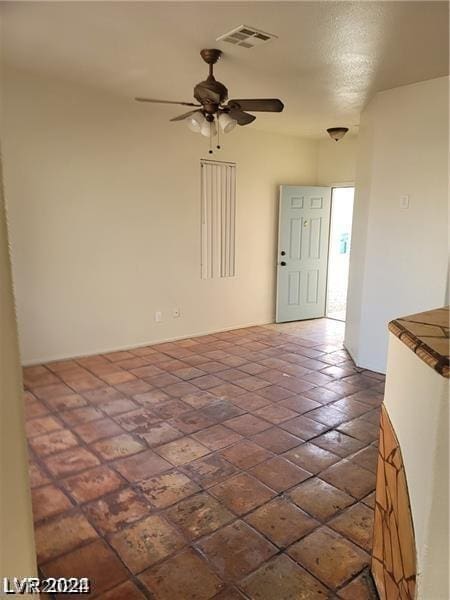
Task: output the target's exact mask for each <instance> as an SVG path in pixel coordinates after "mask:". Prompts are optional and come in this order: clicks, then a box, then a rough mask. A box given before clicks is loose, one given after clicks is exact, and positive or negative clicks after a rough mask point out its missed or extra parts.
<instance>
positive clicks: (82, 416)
mask: <svg viewBox="0 0 450 600" xmlns="http://www.w3.org/2000/svg"><path fill="white" fill-rule="evenodd" d="M59 416H60V417H61V419H62V420H63V421H64V423H65V424H66V425H68V426H69V427H75V425H80V424H81V423H88V422H89V421H95V420H96V419H101V418H102V417H104V414H103V413H102V412H101V411H100V410H98V409H97V408H95V407H93V406H82V407H81V408H73V409H72V410H65V411H64V412H62V413H59Z"/></svg>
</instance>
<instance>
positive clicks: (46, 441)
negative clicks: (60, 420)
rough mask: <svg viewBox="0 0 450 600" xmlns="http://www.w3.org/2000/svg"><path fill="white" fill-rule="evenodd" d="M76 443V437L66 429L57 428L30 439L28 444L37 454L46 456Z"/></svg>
mask: <svg viewBox="0 0 450 600" xmlns="http://www.w3.org/2000/svg"><path fill="white" fill-rule="evenodd" d="M77 445H78V440H77V438H76V437H75V436H74V435H73V433H72V432H71V431H69V430H68V429H58V430H57V431H53V432H52V433H46V434H44V435H38V436H37V437H34V438H31V440H30V446H31V447H32V448H33V450H34V451H35V452H36V454H37V455H38V456H48V455H49V454H55V453H56V452H61V451H63V450H67V449H68V448H72V447H73V446H77Z"/></svg>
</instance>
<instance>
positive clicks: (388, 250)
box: [345, 77, 448, 371]
mask: <svg viewBox="0 0 450 600" xmlns="http://www.w3.org/2000/svg"><path fill="white" fill-rule="evenodd" d="M447 161H448V78H445V77H443V78H439V79H434V80H430V81H424V82H421V83H417V84H414V85H409V86H404V87H400V88H396V89H393V90H388V91H386V92H382V93H379V94H377V95H376V96H375V98H374V99H373V100H372V101H371V103H370V104H369V106H368V108H367V109H366V110H365V111H364V113H363V115H362V119H361V127H360V132H359V140H358V160H357V169H356V195H355V210H354V217H353V231H352V252H351V258H350V278H349V301H348V308H347V328H346V335H345V343H346V346H347V348H348V349H349V350H350V352H351V354H352V356H353V357H354V359H355V360H356V362H357V364H358V365H360V366H363V367H366V368H369V369H373V370H375V371H384V370H385V368H386V355H387V339H388V336H387V324H388V322H389V321H390V320H392V319H393V318H395V317H398V316H402V315H405V314H412V313H416V312H420V311H424V310H428V309H431V308H436V307H438V306H442V305H443V304H444V301H445V291H446V285H447V264H448V259H447V257H448V215H447V210H448V209H447V206H448V204H447V202H448V162H447ZM404 195H409V198H410V208H409V209H407V210H405V209H402V208H400V197H401V196H404Z"/></svg>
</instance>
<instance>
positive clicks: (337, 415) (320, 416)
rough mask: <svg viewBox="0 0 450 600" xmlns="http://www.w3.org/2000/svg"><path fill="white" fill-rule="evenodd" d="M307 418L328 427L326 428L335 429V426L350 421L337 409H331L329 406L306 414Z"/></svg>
mask: <svg viewBox="0 0 450 600" xmlns="http://www.w3.org/2000/svg"><path fill="white" fill-rule="evenodd" d="M307 417H308V419H313V421H318V422H319V423H323V424H324V425H328V427H336V426H337V425H340V424H341V423H344V422H345V421H349V420H350V417H348V416H347V415H345V414H344V413H343V412H341V411H340V410H338V409H337V408H332V407H331V406H329V405H327V406H321V407H319V408H315V409H314V410H312V411H311V412H309V413H308V414H307Z"/></svg>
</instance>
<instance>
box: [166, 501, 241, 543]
mask: <svg viewBox="0 0 450 600" xmlns="http://www.w3.org/2000/svg"><path fill="white" fill-rule="evenodd" d="M165 514H166V516H167V518H168V519H169V520H170V521H171V522H172V523H174V524H175V525H176V526H177V527H178V528H180V529H182V531H183V532H184V534H185V535H186V537H188V538H189V539H190V540H194V539H196V538H198V537H202V536H204V535H207V534H208V533H212V532H213V531H216V529H219V527H222V526H223V525H226V524H227V523H229V522H230V521H233V519H234V518H235V517H234V515H233V514H232V513H231V512H230V511H229V510H227V509H226V508H225V507H224V506H223V505H222V504H220V502H218V501H217V500H215V499H214V498H212V497H211V496H210V495H209V494H207V493H206V492H202V493H199V494H195V496H190V497H189V498H186V499H185V500H181V502H178V504H175V506H172V507H171V508H168V509H167V510H166V512H165Z"/></svg>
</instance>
